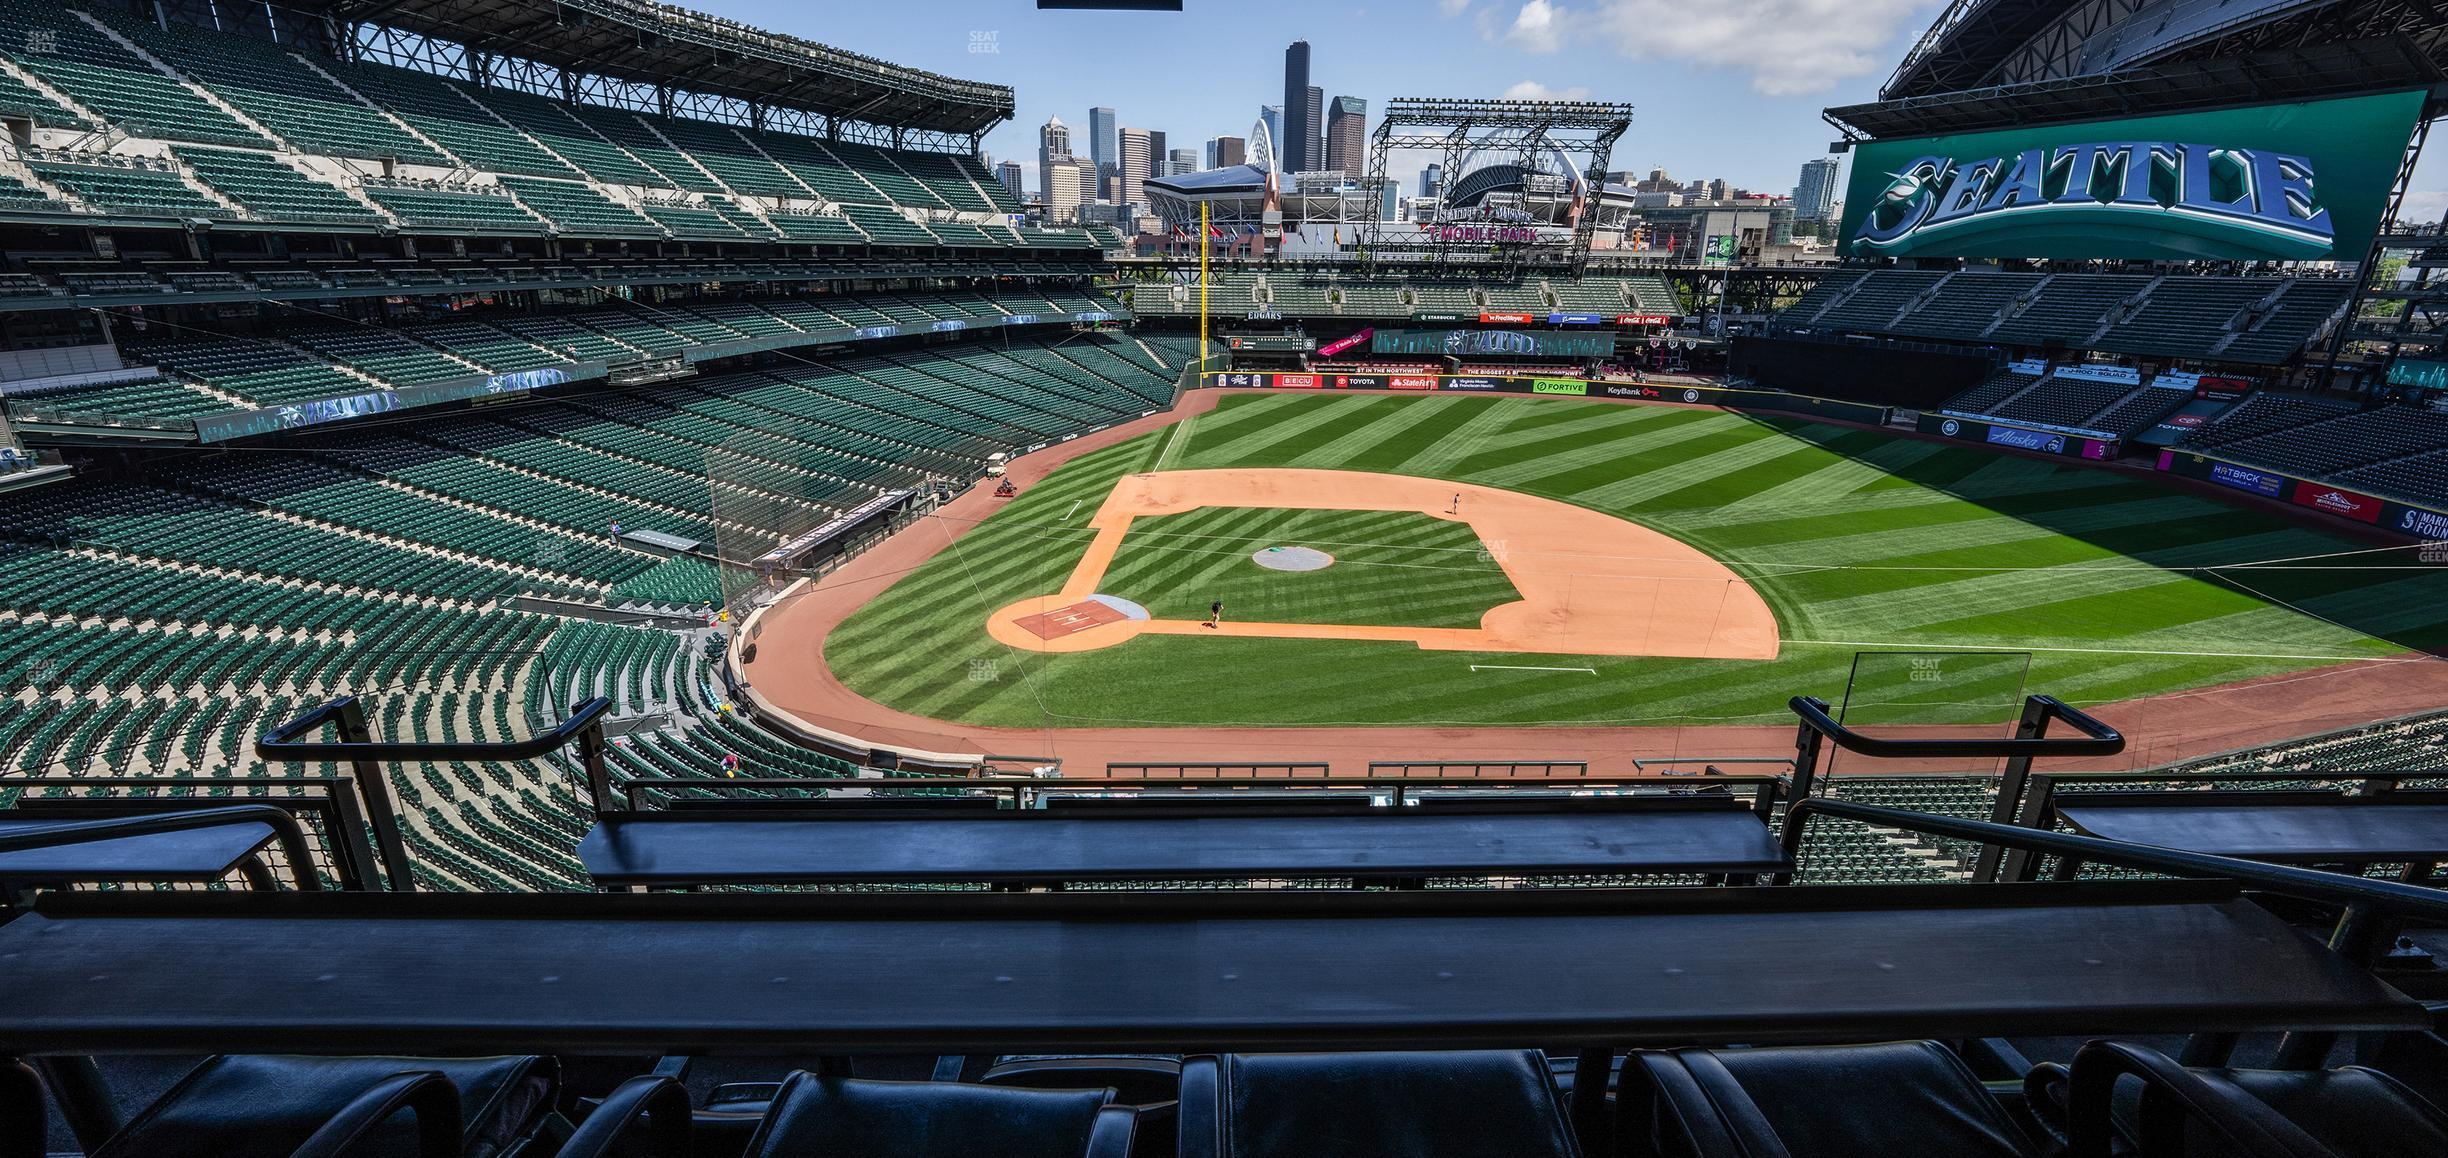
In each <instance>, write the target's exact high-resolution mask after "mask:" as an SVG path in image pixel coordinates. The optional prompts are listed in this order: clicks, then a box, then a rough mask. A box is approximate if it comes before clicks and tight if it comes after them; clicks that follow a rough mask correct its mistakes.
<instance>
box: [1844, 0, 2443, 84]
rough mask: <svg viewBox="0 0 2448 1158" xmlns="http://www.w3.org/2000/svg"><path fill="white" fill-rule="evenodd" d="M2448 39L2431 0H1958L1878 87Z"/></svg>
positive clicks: (2046, 76) (2428, 46)
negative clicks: (2398, 40) (2342, 45)
mask: <svg viewBox="0 0 2448 1158" xmlns="http://www.w3.org/2000/svg"><path fill="white" fill-rule="evenodd" d="M2392 37H2406V38H2409V39H2411V40H2413V41H2414V42H2415V43H2416V45H2417V47H2418V48H2419V49H2420V50H2421V51H2422V52H2424V53H2426V54H2432V53H2436V52H2437V51H2438V50H2439V49H2440V48H2441V42H2442V40H2443V38H2448V18H2443V17H2442V16H2441V14H2440V11H2439V9H2438V8H2437V7H2435V6H2434V5H2433V4H2432V3H2431V0H2071V2H2069V0H1954V2H1953V3H1951V4H1949V5H1948V7H1947V9H1946V10H1945V11H1944V12H1942V13H1940V14H1939V16H1938V19H1937V20H1935V21H1933V22H1932V23H1931V25H1930V27H1929V28H1928V30H1927V31H1925V32H1923V33H1922V34H1921V38H1920V39H1919V40H1918V41H1916V42H1915V43H1914V45H1913V48H1912V50H1911V51H1910V52H1908V53H1906V54H1905V57H1904V60H1903V62H1902V63H1901V64H1899V65H1897V66H1896V70H1895V73H1894V74H1893V75H1892V76H1890V77H1889V78H1888V80H1887V83H1886V85H1885V86H1884V87H1883V88H1882V89H1881V90H1880V97H1881V99H1882V100H1887V101H1900V100H1906V99H1910V98H1916V97H1931V96H1940V95H1945V94H1950V93H1959V92H1963V91H1966V90H1975V89H1990V88H1996V87H1999V86H2009V85H2021V84H2030V83H2035V82H2042V81H2050V80H2063V79H2067V78H2071V77H2080V76H2107V75H2114V74H2117V73H2119V72H2121V71H2123V70H2127V69H2131V68H2134V67H2137V66H2141V65H2147V64H2157V63H2166V62H2171V61H2179V60H2187V61H2201V60H2211V59H2223V58H2233V57H2237V56H2243V55H2249V54H2253V53H2258V52H2263V51H2266V50H2269V49H2273V48H2286V47H2307V46H2321V45H2330V44H2337V43H2342V42H2348V41H2356V40H2376V39H2387V38H2392Z"/></svg>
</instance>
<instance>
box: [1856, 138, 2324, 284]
mask: <svg viewBox="0 0 2448 1158" xmlns="http://www.w3.org/2000/svg"><path fill="white" fill-rule="evenodd" d="M1888 178H1889V179H1888V182H1887V185H1886V187H1885V188H1884V189H1883V190H1882V191H1881V192H1880V194H1879V198H1878V201H1877V203H1876V204H1875V205H1873V206H1872V207H1871V210H1870V212H1869V213H1868V214H1866V215H1865V216H1864V217H1863V219H1862V222H1861V227H1860V228H1859V229H1858V230H1857V231H1856V232H1855V234H1854V238H1853V242H1852V252H1854V253H1855V254H1859V255H1863V256H1882V255H1883V256H1889V257H1901V256H1906V255H1913V256H1920V257H1962V256H1973V255H1979V254H1985V253H2001V252H2013V251H2016V250H2017V249H2020V248H2041V249H2060V250H2062V249H2068V248H2069V245H2068V243H2079V244H2080V246H2081V247H2082V248H2085V249H2087V250H2088V251H2091V252H2100V253H2115V252H2148V251H2154V250H2167V249H2174V250H2176V251H2179V252H2190V253H2194V254H2196V255H2198V256H2204V257H2209V256H2222V257H2230V258H2258V259H2263V260H2272V261H2302V260H2311V259H2317V258H2326V257H2330V256H2332V255H2333V251H2334V250H2335V248H2336V244H2337V236H2336V230H2335V228H2334V226H2333V225H2332V224H2331V222H2330V219H2329V211H2328V210H2327V209H2326V208H2323V207H2321V205H2320V204H2319V200H2318V197H2317V192H2316V190H2317V183H2316V181H2315V177H2314V173H2313V165H2312V161H2311V160H2310V159H2309V158H2306V157H2298V156H2293V155H2290V154H2286V153H2279V152H2275V151H2272V150H2267V149H2243V148H2232V147H2227V146H2221V145H2206V144H2189V143H2181V142H2158V141H2104V142H2098V143H2092V144H2081V145H2062V146H2056V147H2052V148H2038V149H2026V150H2024V151H2022V152H2020V153H2014V154H2009V155H2006V156H2001V157H1967V158H1958V157H1948V156H1937V155H1933V156H1924V157H1918V158H1915V159H1914V160H1913V161H1912V162H1911V163H1910V164H1908V165H1905V166H1904V167H1903V168H1901V169H1899V170H1897V171H1895V172H1893V173H1890V174H1888Z"/></svg>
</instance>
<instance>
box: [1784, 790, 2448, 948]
mask: <svg viewBox="0 0 2448 1158" xmlns="http://www.w3.org/2000/svg"><path fill="white" fill-rule="evenodd" d="M1819 815H1826V816H1833V817H1838V818H1841V819H1845V820H1858V821H1861V822H1862V823H1864V824H1875V825H1880V826H1883V827H1887V828H1895V829H1901V830H1903V831H1905V832H1918V833H1924V834H1927V835H1930V836H1945V837H1953V838H1955V839H1957V840H1971V841H1980V842H1982V843H1986V844H1998V845H2005V846H2007V847H2011V848H2021V849H2028V850H2030V851H2032V852H2043V853H2056V854H2057V855H2059V856H2063V857H2070V858H2075V859H2080V860H2085V861H2097V862H2099V863H2101V864H2111V865H2116V866H2118V867H2120V868H2129V869H2139V870H2142V871H2145V872H2158V873H2166V874H2169V875H2171V876H2181V877H2212V878H2223V879H2227V880H2234V881H2239V882H2242V883H2243V884H2246V885H2249V886H2251V887H2253V888H2257V889H2260V890H2262V891H2265V892H2271V893H2277V894H2280V895H2283V896H2290V897H2297V898H2300V899H2303V900H2309V901H2322V902H2327V903H2332V904H2342V905H2351V906H2363V907H2365V908H2367V909H2370V910H2373V911H2378V912H2387V913H2393V914H2397V915H2401V916H2409V917H2428V918H2431V919H2433V920H2440V919H2448V891H2442V890H2439V889H2431V888H2423V887H2420V886H2417V885H2404V884H2398V883H2396V882H2394V881H2375V880H2366V879H2364V878H2362V877H2350V876H2342V875H2340V874H2338V873H2331V872H2320V871H2318V870H2314V869H2302V868H2292V867H2289V866H2286V865H2274V864H2263V863H2261V862H2259V861H2249V860H2238V859H2236V858H2234V857H2227V856H2213V855H2211V854H2209V853H2202V852H2187V851H2185V850H2183V849H2175V848H2165V847H2162V846H2159V845H2153V844H2130V843H2127V842H2125V841H2121V840H2103V839H2101V838H2099V837H2096V836H2076V835H2074V834H2072V833H2065V832H2050V831H2044V830H2041V829H2033V828H2024V827H2021V826H2019V825H2012V824H1995V823H1992V822H1990V821H1986V820H1964V819H1962V818H1959V817H1953V816H1936V815H1932V814H1930V813H1926V812H1911V811H1907V810H1905V809H1901V808H1880V807H1878V806H1876V805H1870V804H1856V803H1853V802H1852V801H1849V800H1831V799H1828V798H1826V797H1813V798H1811V799H1808V800H1796V801H1794V803H1793V806H1792V807H1791V808H1788V809H1787V810H1786V811H1785V828H1784V831H1782V832H1781V833H1779V834H1778V838H1779V841H1780V842H1781V843H1782V844H1783V845H1784V847H1785V853H1786V855H1787V856H1789V857H1790V856H1792V855H1794V853H1795V852H1796V851H1798V850H1799V849H1800V848H1801V844H1802V830H1803V827H1804V826H1805V824H1806V823H1807V822H1808V821H1809V819H1810V818H1811V817H1813V816H1819Z"/></svg>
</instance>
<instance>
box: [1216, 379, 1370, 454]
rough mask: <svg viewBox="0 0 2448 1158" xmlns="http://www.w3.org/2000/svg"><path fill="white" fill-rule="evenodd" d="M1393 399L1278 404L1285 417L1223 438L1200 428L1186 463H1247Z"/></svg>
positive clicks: (1258, 424) (1229, 432)
mask: <svg viewBox="0 0 2448 1158" xmlns="http://www.w3.org/2000/svg"><path fill="white" fill-rule="evenodd" d="M1393 401H1398V400H1397V399H1392V398H1388V397H1386V396H1384V395H1378V396H1375V397H1370V398H1354V399H1352V402H1353V403H1354V405H1353V406H1351V407H1283V408H1277V409H1279V410H1280V411H1281V413H1282V415H1283V416H1282V417H1280V418H1274V419H1272V420H1270V421H1264V422H1256V423H1250V424H1247V425H1244V426H1236V427H1234V428H1233V429H1231V430H1229V431H1226V432H1224V434H1223V436H1222V437H1221V438H1217V437H1214V435H1215V434H1216V432H1215V431H1213V430H1202V431H1199V432H1198V433H1199V434H1200V435H1201V436H1202V437H1200V438H1199V439H1198V440H1197V441H1196V442H1194V443H1193V444H1192V445H1191V447H1190V450H1189V453H1187V454H1185V455H1183V456H1182V465H1184V466H1213V465H1225V466H1239V465H1247V464H1248V463H1249V462H1250V461H1252V460H1255V459H1260V458H1263V457H1265V456H1266V455H1267V453H1268V448H1270V447H1274V446H1280V445H1283V444H1285V443H1289V442H1294V441H1296V440H1301V439H1305V438H1307V437H1308V436H1309V434H1310V432H1312V431H1314V430H1317V429H1319V428H1321V427H1324V428H1340V427H1342V426H1345V425H1346V424H1349V423H1351V422H1353V421H1354V418H1355V416H1356V415H1365V413H1366V412H1365V411H1363V410H1362V409H1361V408H1362V407H1365V406H1366V405H1367V404H1368V403H1372V402H1376V403H1384V402H1393ZM1386 413H1391V412H1390V411H1386Z"/></svg>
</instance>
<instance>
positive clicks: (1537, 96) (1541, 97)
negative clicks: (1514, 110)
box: [1504, 80, 1590, 101]
mask: <svg viewBox="0 0 2448 1158" xmlns="http://www.w3.org/2000/svg"><path fill="white" fill-rule="evenodd" d="M1589 94H1590V90H1589V88H1588V86H1586V85H1578V84H1576V85H1573V86H1571V87H1569V88H1560V89H1559V88H1549V87H1547V86H1546V85H1543V84H1540V83H1539V82H1537V81H1535V80H1525V81H1523V82H1521V83H1520V84H1517V85H1514V86H1513V87H1511V88H1509V89H1506V90H1504V99H1506V100H1509V101H1585V100H1588V99H1589Z"/></svg>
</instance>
